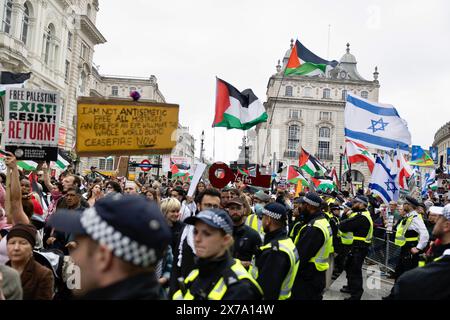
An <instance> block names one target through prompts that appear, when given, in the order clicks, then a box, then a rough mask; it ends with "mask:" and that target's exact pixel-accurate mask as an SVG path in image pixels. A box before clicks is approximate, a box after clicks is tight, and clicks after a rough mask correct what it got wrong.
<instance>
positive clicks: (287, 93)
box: [284, 86, 292, 97]
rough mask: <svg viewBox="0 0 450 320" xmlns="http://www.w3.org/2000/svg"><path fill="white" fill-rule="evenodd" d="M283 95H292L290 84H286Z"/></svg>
mask: <svg viewBox="0 0 450 320" xmlns="http://www.w3.org/2000/svg"><path fill="white" fill-rule="evenodd" d="M284 95H285V96H286V97H292V86H286V92H285V94H284Z"/></svg>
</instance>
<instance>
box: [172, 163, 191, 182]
mask: <svg viewBox="0 0 450 320" xmlns="http://www.w3.org/2000/svg"><path fill="white" fill-rule="evenodd" d="M170 171H171V172H172V179H174V178H178V177H182V178H183V177H184V176H185V175H186V174H188V176H189V172H188V171H186V170H180V169H178V167H177V165H176V163H174V164H173V165H172V168H170Z"/></svg>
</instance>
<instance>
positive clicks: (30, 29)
mask: <svg viewBox="0 0 450 320" xmlns="http://www.w3.org/2000/svg"><path fill="white" fill-rule="evenodd" d="M98 10H99V4H98V0H47V1H44V0H0V17H1V19H2V24H1V28H0V70H1V71H10V72H13V73H26V72H31V73H32V74H31V78H30V79H29V80H28V81H27V82H26V85H25V87H26V88H30V89H33V88H34V89H44V90H51V91H57V92H59V93H60V95H61V100H62V101H61V104H62V108H61V124H60V128H61V129H60V133H61V135H62V136H63V137H64V136H65V139H62V144H61V147H62V148H65V149H67V150H70V149H73V146H74V142H75V140H74V139H75V115H76V106H77V98H78V96H81V95H89V91H88V81H89V76H90V74H91V73H92V58H93V55H94V47H95V46H96V45H98V44H102V43H105V42H106V39H105V38H104V37H103V35H102V34H101V32H100V31H99V30H98V29H97V27H96V26H95V21H96V16H97V12H98Z"/></svg>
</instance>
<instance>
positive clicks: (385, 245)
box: [366, 227, 400, 273]
mask: <svg viewBox="0 0 450 320" xmlns="http://www.w3.org/2000/svg"><path fill="white" fill-rule="evenodd" d="M394 238H395V234H394V233H393V232H392V231H389V230H387V229H386V228H381V227H378V228H374V232H373V239H372V245H371V246H370V247H369V253H368V255H367V257H366V259H367V260H369V261H371V262H373V263H376V264H378V265H379V267H380V270H382V271H384V272H386V273H390V272H394V270H395V266H396V265H397V261H398V258H399V255H400V247H399V246H396V245H395V244H394Z"/></svg>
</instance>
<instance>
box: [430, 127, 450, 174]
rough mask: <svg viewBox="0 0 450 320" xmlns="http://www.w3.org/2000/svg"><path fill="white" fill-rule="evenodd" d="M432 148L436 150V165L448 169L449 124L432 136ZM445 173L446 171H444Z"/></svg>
mask: <svg viewBox="0 0 450 320" xmlns="http://www.w3.org/2000/svg"><path fill="white" fill-rule="evenodd" d="M433 147H437V148H438V165H439V166H440V165H441V163H442V166H443V168H444V169H448V165H449V164H448V163H447V161H448V160H447V149H448V148H450V122H447V123H446V124H444V125H443V126H442V127H440V128H439V130H437V131H436V133H435V135H434V141H433ZM445 171H446V172H447V170H445Z"/></svg>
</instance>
